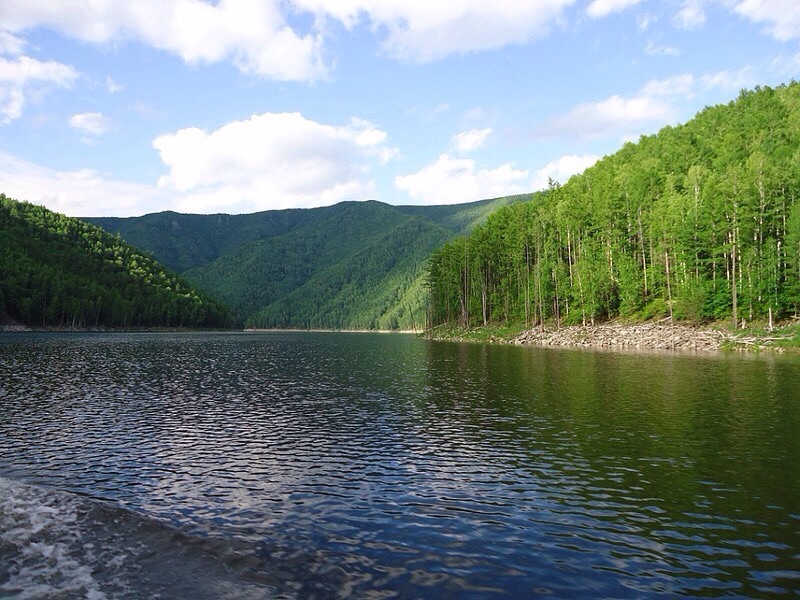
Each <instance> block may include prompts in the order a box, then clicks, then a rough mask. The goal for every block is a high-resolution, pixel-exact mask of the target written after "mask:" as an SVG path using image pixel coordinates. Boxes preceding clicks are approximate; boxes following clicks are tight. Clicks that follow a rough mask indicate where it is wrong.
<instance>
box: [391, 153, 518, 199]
mask: <svg viewBox="0 0 800 600" xmlns="http://www.w3.org/2000/svg"><path fill="white" fill-rule="evenodd" d="M528 180H529V172H528V171H526V170H519V169H515V168H514V167H513V165H510V164H505V165H501V166H499V167H497V168H496V169H479V168H478V167H477V165H476V164H475V161H474V160H471V159H468V158H455V157H452V156H450V155H448V154H442V155H441V156H439V158H438V159H436V161H434V162H433V163H431V164H430V165H427V166H425V167H423V168H422V169H420V170H419V171H417V172H416V173H412V174H410V175H402V176H399V177H396V178H395V187H396V188H397V189H398V190H401V191H404V192H407V193H408V194H409V195H410V196H411V197H412V198H414V200H416V201H419V202H422V203H426V204H428V203H436V204H457V203H461V202H472V201H473V200H481V199H483V198H493V197H499V196H507V195H510V194H519V193H523V192H527V191H529V183H528Z"/></svg>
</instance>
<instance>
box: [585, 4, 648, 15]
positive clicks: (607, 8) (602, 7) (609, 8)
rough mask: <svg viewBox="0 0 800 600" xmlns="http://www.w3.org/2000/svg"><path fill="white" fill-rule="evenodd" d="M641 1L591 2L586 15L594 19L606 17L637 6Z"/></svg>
mask: <svg viewBox="0 0 800 600" xmlns="http://www.w3.org/2000/svg"><path fill="white" fill-rule="evenodd" d="M639 2H641V0H592V3H591V4H590V5H589V6H588V8H587V9H586V13H587V14H588V15H589V16H590V17H592V18H594V19H598V18H601V17H607V16H608V15H610V14H611V13H613V12H620V11H622V10H625V9H626V8H629V7H631V6H635V5H637V4H639Z"/></svg>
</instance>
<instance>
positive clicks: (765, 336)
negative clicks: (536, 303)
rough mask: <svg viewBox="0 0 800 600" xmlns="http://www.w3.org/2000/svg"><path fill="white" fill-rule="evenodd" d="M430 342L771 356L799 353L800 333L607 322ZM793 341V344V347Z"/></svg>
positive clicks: (451, 335)
mask: <svg viewBox="0 0 800 600" xmlns="http://www.w3.org/2000/svg"><path fill="white" fill-rule="evenodd" d="M481 330H483V331H481ZM426 335H427V336H428V337H429V338H431V339H438V340H450V341H482V342H489V343H499V344H510V345H517V346H541V347H551V348H553V347H561V348H594V349H606V350H662V351H664V350H665V351H675V352H682V351H685V352H719V351H725V350H741V351H753V350H755V351H758V350H769V351H771V352H778V353H781V352H786V351H787V350H788V351H791V350H792V349H793V346H794V348H795V351H796V347H797V342H798V341H800V340H798V337H800V330H798V328H797V327H796V326H794V325H793V324H783V325H780V326H776V327H774V328H773V329H772V330H771V331H768V330H766V329H764V330H761V329H757V328H755V327H754V328H752V329H742V330H736V331H732V330H727V329H725V327H721V326H713V325H699V324H690V323H673V322H671V320H670V319H669V318H667V319H662V320H660V321H645V322H636V323H620V322H617V321H608V322H604V323H599V324H596V325H569V326H565V327H560V328H556V327H552V326H545V327H536V328H533V329H527V330H524V331H521V332H520V331H514V332H494V331H492V330H491V329H490V328H477V329H459V330H448V331H446V332H443V334H442V333H441V332H440V333H439V334H437V332H432V331H428V332H426ZM792 341H794V344H792Z"/></svg>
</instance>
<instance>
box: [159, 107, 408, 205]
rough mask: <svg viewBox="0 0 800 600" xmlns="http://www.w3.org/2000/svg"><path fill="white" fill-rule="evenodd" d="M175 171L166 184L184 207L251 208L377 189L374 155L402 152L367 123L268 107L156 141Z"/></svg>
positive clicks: (380, 158)
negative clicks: (334, 122)
mask: <svg viewBox="0 0 800 600" xmlns="http://www.w3.org/2000/svg"><path fill="white" fill-rule="evenodd" d="M153 146H154V147H155V148H156V150H158V151H159V153H160V155H161V160H162V161H163V162H164V164H165V165H166V166H167V167H168V169H169V172H168V174H167V175H164V176H163V177H161V178H160V179H159V182H158V184H159V187H160V188H162V189H164V190H172V191H174V192H176V193H178V194H179V195H180V196H181V201H180V202H181V205H180V206H181V209H183V210H191V211H192V212H206V211H207V210H209V209H211V208H212V207H215V208H214V210H219V207H227V208H226V210H232V211H239V212H242V211H246V210H248V211H249V210H265V209H271V208H289V207H306V206H318V205H321V204H333V203H335V202H338V201H341V200H345V199H348V198H356V199H362V198H365V197H368V196H369V195H370V194H372V193H373V192H374V183H373V182H372V180H371V179H370V178H369V168H370V163H371V162H372V161H377V162H379V163H385V162H386V161H388V160H391V158H392V156H393V155H394V154H395V152H396V150H395V149H393V148H391V147H389V146H388V145H387V144H386V134H385V133H384V132H383V131H381V130H379V129H378V128H376V127H375V126H374V125H372V124H371V123H369V122H367V121H363V120H360V119H353V120H352V121H351V122H350V123H349V124H348V125H345V126H331V125H324V124H321V123H317V122H315V121H312V120H309V119H306V118H305V117H303V116H302V115H300V114H299V113H265V114H261V115H253V116H252V117H250V118H249V119H247V120H244V121H234V122H232V123H228V124H227V125H224V126H223V127H220V128H219V129H217V130H216V131H212V132H208V131H205V130H202V129H197V128H188V129H181V130H180V131H177V132H175V133H172V134H168V135H163V136H161V137H159V138H156V140H155V141H154V142H153Z"/></svg>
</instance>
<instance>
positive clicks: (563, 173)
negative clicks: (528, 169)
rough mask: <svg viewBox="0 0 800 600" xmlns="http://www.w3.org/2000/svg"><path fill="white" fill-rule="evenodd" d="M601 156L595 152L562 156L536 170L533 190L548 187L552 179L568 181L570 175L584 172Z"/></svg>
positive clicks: (559, 181)
mask: <svg viewBox="0 0 800 600" xmlns="http://www.w3.org/2000/svg"><path fill="white" fill-rule="evenodd" d="M599 158H600V157H599V156H595V155H593V154H582V155H577V154H569V155H566V156H562V157H561V158H558V159H556V160H554V161H552V162H549V163H547V164H546V165H545V166H544V167H542V168H541V169H539V170H538V171H536V174H535V175H534V176H533V185H532V186H531V189H532V190H534V191H535V190H543V189H546V188H547V185H548V183H549V181H550V180H551V179H552V180H553V181H556V182H558V183H566V182H567V181H568V180H569V178H570V177H572V176H573V175H577V174H578V173H583V172H584V171H585V170H586V169H588V168H589V167H591V166H592V165H593V164H594V163H596V162H597V161H598V160H599Z"/></svg>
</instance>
